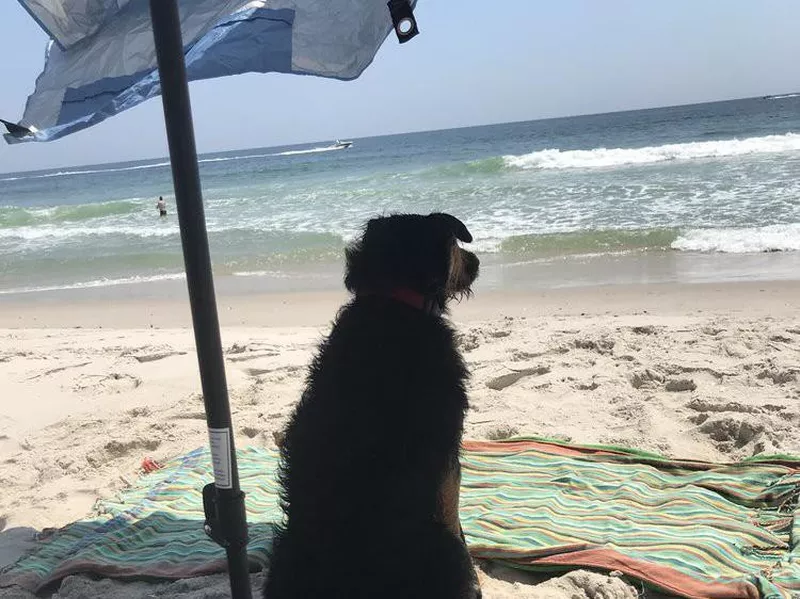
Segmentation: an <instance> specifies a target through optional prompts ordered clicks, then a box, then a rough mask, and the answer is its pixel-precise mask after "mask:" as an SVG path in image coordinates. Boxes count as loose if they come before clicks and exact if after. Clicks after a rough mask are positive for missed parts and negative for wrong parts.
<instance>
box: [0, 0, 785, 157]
mask: <svg viewBox="0 0 800 599" xmlns="http://www.w3.org/2000/svg"><path fill="white" fill-rule="evenodd" d="M331 1H334V0H331ZM417 18H418V21H419V26H420V29H421V31H422V33H421V35H420V36H419V37H417V38H416V39H414V40H413V41H412V42H410V43H408V44H405V45H403V46H399V45H398V44H397V42H396V40H395V39H394V38H393V37H392V38H390V39H389V40H388V41H387V43H386V44H385V45H384V46H383V49H382V50H381V51H380V52H379V54H378V57H377V59H376V61H375V63H374V64H373V65H372V66H371V67H370V68H369V69H367V71H366V72H365V73H364V75H362V77H361V78H360V79H359V80H357V81H353V82H348V83H342V82H336V81H327V80H322V79H316V78H311V77H297V76H291V75H275V74H272V75H240V76H238V77H228V78H225V79H216V80H211V81H203V82H197V83H193V84H192V102H193V106H194V115H195V127H196V130H197V141H198V149H199V150H200V151H201V152H210V151H217V150H227V149H237V148H248V147H262V146H273V145H281V144H289V143H297V142H306V141H318V140H330V139H333V138H337V137H338V138H352V137H363V136H369V135H379V134H383V133H396V132H404V131H415V130H425V129H440V128H448V127H457V126H465V125H475V124H484V123H497V122H507V121H518V120H528V119H536V118H544V117H551V116H562V115H571V114H580V113H588V112H605V111H611V110H623V109H629V108H640V107H650V106H665V105H671V104H684V103H691V102H703V101H709V100H717V99H729V98H738V97H748V96H758V95H765V94H777V93H784V92H790V91H796V90H800V62H799V61H800V35H798V25H800V1H798V0H557V1H556V0H551V1H545V0H496V1H493V2H490V1H488V0H484V1H483V2H478V1H477V0H458V1H457V2H456V1H454V0H419V5H418V8H417ZM0 23H2V30H3V33H2V35H0V57H2V58H0V117H2V118H6V119H9V120H15V121H16V120H18V119H19V118H20V117H21V115H22V110H23V107H24V104H25V99H26V97H27V95H28V93H30V91H31V90H32V89H33V84H34V81H35V79H36V76H37V75H38V73H39V72H40V70H41V67H42V61H43V57H44V47H45V43H46V39H45V36H44V34H43V33H42V32H41V31H40V30H39V29H38V27H37V26H36V25H35V24H34V22H33V21H32V20H31V19H30V17H28V16H27V14H26V13H25V11H24V10H23V9H22V8H21V7H20V6H19V5H18V4H17V3H16V2H12V1H10V0H4V1H2V2H0ZM166 154H167V149H166V140H165V136H164V126H163V122H162V118H161V103H160V102H159V101H156V100H151V101H150V102H147V103H145V104H143V105H141V106H139V107H137V108H135V109H133V110H130V111H128V112H125V113H123V114H121V115H119V116H116V117H114V118H112V119H110V120H108V121H105V122H104V123H102V124H100V125H98V126H96V127H93V128H91V129H88V130H85V131H82V132H79V133H76V134H74V135H72V136H70V137H67V138H65V139H62V140H59V141H56V142H50V143H47V144H23V145H17V146H7V145H5V143H4V142H0V171H15V170H27V169H38V168H50V167H56V166H65V165H76V164H91V163H98V162H109V161H118V160H131V159H136V158H146V157H154V156H165V155H166Z"/></svg>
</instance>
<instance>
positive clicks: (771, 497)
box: [0, 439, 800, 599]
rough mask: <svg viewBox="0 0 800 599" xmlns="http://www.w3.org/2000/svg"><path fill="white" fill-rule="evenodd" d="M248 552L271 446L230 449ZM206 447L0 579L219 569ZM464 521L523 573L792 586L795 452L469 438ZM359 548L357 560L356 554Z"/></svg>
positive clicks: (265, 508) (265, 545) (675, 588)
mask: <svg viewBox="0 0 800 599" xmlns="http://www.w3.org/2000/svg"><path fill="white" fill-rule="evenodd" d="M238 455H239V471H240V476H241V479H242V488H243V489H244V490H245V492H246V493H247V510H248V521H249V523H250V532H251V543H250V545H249V550H250V556H251V559H252V562H253V566H254V568H258V567H261V566H263V565H264V564H265V563H266V560H267V556H268V552H269V546H270V539H271V530H272V526H271V523H272V522H275V521H276V519H277V518H279V517H280V511H279V509H278V506H277V488H276V485H275V482H274V470H275V466H276V463H277V456H276V454H275V452H273V451H270V450H266V449H260V448H248V449H244V450H240V451H239V454H238ZM209 463H210V461H209V455H208V452H207V450H205V449H201V450H196V451H193V452H191V453H189V454H187V455H185V456H182V457H180V458H177V459H175V460H172V461H171V462H169V463H168V464H166V466H165V468H164V469H162V470H159V471H157V472H154V473H152V474H149V475H146V476H143V477H142V478H141V479H140V480H139V481H138V482H137V484H136V485H134V486H133V487H132V488H131V489H128V490H126V491H124V492H123V493H121V494H120V495H119V496H118V497H117V498H116V499H115V500H106V501H102V502H99V504H98V508H99V510H100V516H98V517H96V518H95V519H93V520H89V521H84V522H77V523H75V524H72V525H70V526H67V527H65V528H64V529H61V530H59V531H57V532H56V533H54V534H53V535H52V536H51V537H50V538H48V539H44V540H42V541H41V542H40V543H39V546H37V547H36V548H35V549H34V551H33V552H32V553H30V554H29V555H27V556H25V557H24V558H22V559H21V560H20V561H19V562H17V564H15V565H14V566H12V567H11V568H9V569H7V570H6V571H5V572H4V573H3V574H2V575H0V586H10V585H18V586H22V587H24V588H27V589H30V590H35V589H40V588H42V587H44V586H46V585H48V584H50V583H52V582H55V581H57V580H59V579H60V578H62V577H64V576H67V575H69V574H75V573H92V574H97V575H102V576H109V577H117V578H130V577H146V578H167V579H174V578H186V577H191V576H197V575H201V574H208V573H212V572H217V571H221V570H222V569H224V561H223V560H224V553H223V551H222V550H221V549H220V548H219V547H217V546H216V545H214V543H212V542H211V541H210V540H208V539H207V538H206V537H205V535H204V533H203V530H202V520H203V515H202V499H201V495H200V491H201V489H202V486H203V485H204V484H205V482H207V481H208V480H210V479H211V476H210V473H209ZM462 465H463V483H462V495H461V518H462V522H463V525H464V531H465V533H466V536H467V541H468V543H469V545H470V550H471V552H472V553H473V555H475V556H476V557H478V558H483V559H491V560H497V561H501V562H504V563H506V564H508V565H511V566H513V567H517V568H523V569H535V570H541V571H553V572H558V571H563V570H566V569H570V568H578V567H588V568H594V569H601V570H619V571H622V572H624V573H625V574H627V575H629V576H630V577H632V578H635V579H638V580H641V581H643V582H644V583H646V584H648V585H651V586H653V587H656V588H658V589H660V590H662V591H666V592H668V593H671V594H674V595H678V596H682V597H697V598H711V599H713V598H719V599H723V598H724V599H735V598H759V597H760V598H769V599H775V598H791V597H792V595H793V593H800V548H798V543H800V524H798V519H797V517H796V516H797V509H798V495H799V494H800V460H796V459H792V458H788V457H774V458H772V459H762V460H751V461H747V462H743V463H739V464H710V463H704V462H692V461H676V460H669V459H666V458H662V457H660V456H656V455H652V454H646V453H642V452H634V451H630V450H624V449H620V448H613V447H597V446H593V447H589V446H578V445H568V444H563V443H557V442H552V441H546V440H541V439H518V440H511V441H507V442H497V443H488V442H485V443H484V442H467V443H465V446H464V452H463V456H462ZM354 557H355V556H354Z"/></svg>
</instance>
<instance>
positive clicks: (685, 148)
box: [503, 133, 800, 170]
mask: <svg viewBox="0 0 800 599" xmlns="http://www.w3.org/2000/svg"><path fill="white" fill-rule="evenodd" d="M796 151H800V134H797V133H786V134H785V135H767V136H764V137H750V138H745V139H729V140H722V141H696V142H689V143H681V144H666V145H663V146H651V147H644V148H595V149H593V150H559V149H548V150H539V151H537V152H531V153H530V154H523V155H520V156H504V157H503V160H504V162H505V165H506V167H508V168H512V169H522V170H531V169H543V170H546V169H570V168H584V169H585V168H608V167H615V166H627V165H637V164H654V163H658V162H666V161H671V160H697V159H702V158H724V157H733V156H746V155H753V154H771V153H781V152H796Z"/></svg>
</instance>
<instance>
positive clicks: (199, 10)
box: [0, 0, 418, 599]
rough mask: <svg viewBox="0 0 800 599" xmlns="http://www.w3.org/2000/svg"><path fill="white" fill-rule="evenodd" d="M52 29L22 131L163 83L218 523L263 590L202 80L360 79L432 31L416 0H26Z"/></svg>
mask: <svg viewBox="0 0 800 599" xmlns="http://www.w3.org/2000/svg"><path fill="white" fill-rule="evenodd" d="M20 3H21V4H22V6H23V7H25V9H27V10H28V12H29V13H30V14H31V16H32V17H33V18H34V19H35V20H36V21H37V22H38V23H39V24H40V25H41V27H42V28H43V29H44V30H45V31H46V32H47V33H48V35H49V36H50V38H51V41H50V44H49V45H48V50H47V55H46V63H45V68H44V72H43V73H42V74H41V75H40V76H39V78H38V80H37V82H36V89H35V91H34V93H33V94H32V95H31V96H30V97H29V98H28V103H27V106H26V108H25V115H24V117H23V119H22V121H21V122H20V123H13V122H10V121H3V120H0V122H2V123H4V124H5V125H6V129H7V130H8V134H7V135H6V136H5V138H6V140H7V141H8V142H9V143H16V142H21V141H50V140H54V139H58V138H59V137H63V136H65V135H69V134H70V133H73V132H75V131H79V130H81V129H85V128H86V127H90V126H92V125H95V124H97V123H100V122H101V121H103V120H105V119H107V118H108V117H110V116H113V115H115V114H117V113H119V112H122V111H123V110H126V109H128V108H131V107H133V106H136V105H137V104H140V103H141V102H143V101H145V100H147V99H148V98H151V97H154V96H156V95H158V94H161V96H162V101H163V105H164V121H165V125H166V130H167V141H168V143H169V152H170V162H171V166H172V179H173V184H174V187H175V204H176V207H177V209H178V221H179V224H180V230H181V243H182V246H183V256H184V263H185V266H186V282H187V285H188V288H189V302H190V306H191V311H192V324H193V327H194V334H195V344H196V346H197V358H198V363H199V367H200V380H201V383H202V387H203V398H204V402H205V408H206V421H207V424H208V436H209V441H210V448H211V454H212V461H213V467H214V483H213V484H209V485H207V486H206V487H205V488H204V489H203V504H204V507H205V515H206V522H205V529H206V532H208V534H209V535H210V536H211V538H213V539H214V540H215V541H216V542H218V543H219V544H220V545H222V546H223V547H224V548H225V551H226V554H227V558H228V574H229V577H230V582H231V594H232V597H233V598H234V599H250V597H251V596H252V591H251V589H250V584H249V568H248V560H247V520H246V517H245V506H244V494H243V493H242V491H241V489H240V488H239V477H238V469H237V464H236V450H235V447H234V435H233V427H232V423H231V413H230V403H229V401H228V390H227V383H226V379H225V362H224V358H223V354H222V344H221V340H220V332H219V318H218V314H217V305H216V299H215V293H214V281H213V276H212V272H211V256H210V252H209V248H208V234H207V232H206V223H205V214H204V211H203V200H202V194H201V186H200V174H199V169H198V165H197V151H196V149H195V142H194V129H193V125H192V115H191V104H190V101H189V86H188V81H189V80H195V79H209V78H212V77H221V76H225V75H234V74H238V73H244V72H251V71H255V72H263V73H266V72H270V71H277V72H284V73H296V74H302V75H318V76H321V77H334V78H338V79H354V78H356V77H358V76H359V75H360V74H361V72H362V71H363V70H364V69H365V68H366V67H367V66H369V64H370V62H371V61H372V59H373V58H374V56H375V53H376V52H377V51H378V48H379V47H380V45H381V44H382V43H383V41H384V40H385V39H386V36H387V35H388V34H389V32H390V31H391V30H392V29H393V28H394V30H395V32H396V33H397V36H398V39H399V40H400V42H401V43H402V42H405V41H408V40H409V39H411V38H412V37H414V36H415V35H416V34H417V33H418V31H417V26H416V21H415V20H414V17H413V12H412V11H413V7H414V5H415V4H416V0H389V2H388V3H384V0H252V1H247V0H149V2H148V0H20Z"/></svg>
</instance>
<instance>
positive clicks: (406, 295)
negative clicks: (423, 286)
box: [368, 287, 442, 316]
mask: <svg viewBox="0 0 800 599" xmlns="http://www.w3.org/2000/svg"><path fill="white" fill-rule="evenodd" d="M368 295H383V296H384V297H388V298H390V299H393V300H395V301H398V302H401V303H403V304H406V305H407V306H411V307H412V308H416V309H417V310H420V311H421V312H425V313H426V314H433V315H435V316H441V314H442V311H441V310H440V309H439V306H438V305H437V303H436V302H435V301H433V300H431V299H429V298H426V297H425V296H424V295H422V294H421V293H420V292H418V291H414V290H413V289H408V288H407V287H398V288H397V289H392V290H391V291H389V292H388V293H370V294H368Z"/></svg>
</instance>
